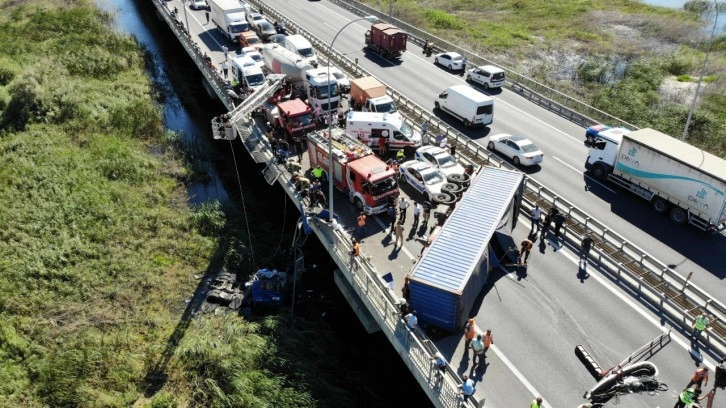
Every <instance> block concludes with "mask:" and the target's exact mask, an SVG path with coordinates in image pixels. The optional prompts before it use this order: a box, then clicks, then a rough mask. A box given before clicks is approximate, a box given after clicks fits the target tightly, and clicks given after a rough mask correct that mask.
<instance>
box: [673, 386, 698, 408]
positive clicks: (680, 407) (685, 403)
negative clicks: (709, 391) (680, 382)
mask: <svg viewBox="0 0 726 408" xmlns="http://www.w3.org/2000/svg"><path fill="white" fill-rule="evenodd" d="M695 402H696V389H695V388H688V389H685V390H683V392H682V393H680V394H679V395H678V400H677V401H676V405H674V406H673V408H686V407H691V406H693V404H694V403H695Z"/></svg>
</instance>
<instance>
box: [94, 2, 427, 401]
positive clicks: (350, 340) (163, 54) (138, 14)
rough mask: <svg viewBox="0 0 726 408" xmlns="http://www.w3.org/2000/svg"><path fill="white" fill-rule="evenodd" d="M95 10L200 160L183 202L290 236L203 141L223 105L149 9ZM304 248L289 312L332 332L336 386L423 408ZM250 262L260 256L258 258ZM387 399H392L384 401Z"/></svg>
mask: <svg viewBox="0 0 726 408" xmlns="http://www.w3.org/2000/svg"><path fill="white" fill-rule="evenodd" d="M96 4H97V5H98V6H99V7H101V8H103V9H105V10H108V11H112V12H113V13H114V14H115V16H116V18H115V24H116V29H117V30H118V31H119V32H125V33H130V34H133V35H134V36H135V37H136V38H137V39H138V41H139V42H140V43H141V44H142V45H143V46H144V47H146V48H147V50H148V51H149V54H150V55H151V56H152V57H153V63H152V64H149V69H150V71H151V72H150V73H151V75H152V76H153V77H154V79H155V80H156V82H157V83H158V84H160V87H161V88H162V89H163V90H164V94H165V99H164V106H163V107H164V119H165V123H166V126H167V128H168V129H170V130H173V131H175V132H178V133H179V134H180V136H181V140H182V141H183V144H184V146H185V149H186V150H187V151H191V152H193V153H192V154H193V156H194V157H203V158H206V159H207V165H206V167H207V171H206V174H207V175H208V177H207V178H206V180H205V182H204V183H201V182H200V183H193V184H192V185H191V186H190V187H189V195H190V203H191V204H197V203H201V202H205V201H207V200H209V199H215V198H216V199H219V200H220V201H221V200H225V199H226V198H227V197H231V198H232V199H233V201H236V202H240V201H241V200H240V199H239V197H244V202H245V203H246V206H247V207H252V211H255V216H257V217H258V218H255V219H263V218H264V219H265V221H264V223H263V225H264V226H265V228H268V229H269V233H267V235H269V237H268V238H269V240H270V241H274V240H279V236H280V231H281V230H283V229H284V230H285V231H288V232H289V231H292V229H293V228H294V226H295V223H296V222H297V220H298V214H296V211H295V210H294V209H293V208H291V203H290V202H289V200H288V198H287V196H286V195H285V193H284V192H283V191H282V189H280V188H279V186H277V185H275V186H272V187H271V186H268V185H267V183H266V182H265V181H264V178H263V177H262V175H261V173H260V168H259V166H257V165H255V164H254V163H253V162H252V160H251V159H250V158H249V157H247V156H243V157H240V155H239V149H237V152H238V155H237V157H236V159H237V164H238V169H237V170H238V171H239V172H240V174H241V175H242V176H243V177H242V181H241V186H240V185H239V184H238V183H237V178H236V177H235V176H233V175H234V174H235V167H234V165H233V164H232V163H233V161H234V158H233V157H232V155H231V150H232V149H231V148H230V144H229V142H226V141H225V142H220V141H214V140H212V139H211V127H210V120H211V118H212V117H214V116H218V115H219V114H220V113H223V112H224V107H223V106H222V105H221V104H220V103H219V102H212V101H211V100H210V98H209V96H208V95H207V94H206V91H205V90H204V88H203V87H202V80H203V77H202V75H201V73H199V71H198V70H197V68H196V66H195V65H194V64H193V63H192V61H191V59H190V58H189V57H188V55H187V54H186V51H185V50H184V49H183V48H182V47H181V45H180V44H179V42H178V41H177V40H176V39H175V38H174V36H173V35H172V33H171V30H170V29H169V28H168V27H166V25H165V23H164V22H162V21H160V20H158V19H157V17H156V14H155V10H156V9H155V8H154V6H153V5H152V4H151V3H150V2H148V1H145V0H96ZM245 175H249V176H245ZM240 190H241V194H240ZM255 224H258V223H255ZM258 233H259V232H258ZM281 245H282V246H283V248H286V247H288V246H289V243H287V242H283V243H282V244H281ZM304 250H305V257H306V266H307V267H308V268H310V269H308V270H306V272H305V274H306V276H304V286H305V287H304V289H303V290H302V293H307V294H308V296H303V298H308V299H312V300H309V301H305V300H301V301H300V305H299V308H298V309H296V312H298V311H299V312H300V313H299V314H302V313H305V315H306V316H307V317H311V316H315V318H316V319H320V320H321V321H323V323H325V324H327V325H328V326H329V327H331V328H333V329H334V330H335V331H336V332H337V333H338V336H339V338H338V341H339V343H341V344H345V345H346V347H345V349H344V350H330V356H331V358H332V359H334V360H337V361H340V362H341V364H340V373H339V375H340V378H341V380H340V384H343V385H345V386H346V388H348V389H349V390H350V391H351V393H352V394H354V395H355V397H354V398H355V400H356V401H358V402H359V405H358V406H360V407H373V408H386V407H393V406H396V407H398V406H400V405H401V404H400V402H401V398H405V401H406V403H405V404H403V405H404V406H415V407H419V408H427V407H431V406H432V404H431V402H430V401H429V399H428V397H427V396H426V394H425V393H424V392H423V390H421V388H420V386H419V384H418V382H416V380H415V379H414V378H413V376H412V375H411V373H410V371H409V370H408V368H407V367H406V366H405V364H404V363H403V361H402V360H401V358H400V357H399V356H398V354H397V353H396V352H395V350H394V349H393V347H392V346H391V345H390V343H389V342H388V340H387V339H386V338H385V336H383V335H382V334H380V333H378V334H374V335H368V334H367V333H366V332H365V330H363V327H362V326H361V325H360V323H359V322H358V318H357V317H356V316H355V314H354V313H353V311H352V310H351V309H350V306H349V305H348V303H347V301H346V300H345V299H344V298H343V297H342V295H341V294H340V292H339V290H338V289H337V287H336V286H335V284H334V283H333V279H332V270H333V269H334V268H335V265H334V263H333V262H332V260H331V259H330V257H329V256H328V254H327V252H326V250H325V248H324V247H323V246H322V245H321V244H320V242H319V241H318V240H317V238H316V237H314V236H313V237H311V238H310V239H308V241H307V242H306V244H305V247H304ZM257 251H260V249H257ZM257 256H258V257H259V258H264V256H265V255H264V254H258V255H257ZM312 265H315V268H312ZM311 277H312V278H313V279H310V278H311ZM305 278H308V279H305ZM298 290H299V291H300V288H298ZM308 290H309V291H308ZM298 293H300V292H298ZM183 301H184V299H180V302H183ZM296 307H298V306H296ZM311 340H312V341H314V339H311ZM391 394H393V395H395V398H388V395H391Z"/></svg>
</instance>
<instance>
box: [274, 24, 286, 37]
mask: <svg viewBox="0 0 726 408" xmlns="http://www.w3.org/2000/svg"><path fill="white" fill-rule="evenodd" d="M275 31H277V33H278V34H282V35H287V27H285V23H284V22H279V21H276V22H275Z"/></svg>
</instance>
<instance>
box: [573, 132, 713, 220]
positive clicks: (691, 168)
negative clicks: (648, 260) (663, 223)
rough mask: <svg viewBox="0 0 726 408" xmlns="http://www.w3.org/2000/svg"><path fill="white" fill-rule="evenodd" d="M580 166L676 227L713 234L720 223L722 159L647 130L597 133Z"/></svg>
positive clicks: (662, 134)
mask: <svg viewBox="0 0 726 408" xmlns="http://www.w3.org/2000/svg"><path fill="white" fill-rule="evenodd" d="M585 167H586V168H587V169H588V170H589V171H590V174H591V175H592V176H594V177H595V178H598V179H603V180H605V179H606V180H608V181H610V182H612V183H615V184H617V185H619V186H621V187H623V188H624V189H626V190H628V191H630V192H631V193H633V194H636V195H638V196H640V197H641V198H643V199H645V200H648V201H649V202H650V204H651V206H652V207H653V209H654V210H655V211H656V212H658V213H661V214H668V215H669V216H670V219H671V221H673V222H674V223H676V224H686V223H689V224H692V225H694V226H696V227H698V228H700V229H702V230H704V231H712V232H716V231H718V230H719V227H720V229H723V228H724V224H725V223H726V160H723V159H721V158H720V157H717V156H714V155H712V154H710V153H708V152H706V151H703V150H701V149H699V148H697V147H695V146H691V145H689V144H688V143H685V142H682V141H680V140H678V139H675V138H673V137H670V136H668V135H666V134H664V133H661V132H658V131H657V130H653V129H640V130H636V131H633V132H627V131H626V132H623V131H622V129H621V128H614V129H609V130H606V131H602V132H600V133H599V134H598V135H597V137H596V138H595V141H594V142H593V144H592V146H591V147H590V150H589V152H588V156H587V161H586V162H585Z"/></svg>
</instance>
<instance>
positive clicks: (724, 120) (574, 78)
mask: <svg viewBox="0 0 726 408" xmlns="http://www.w3.org/2000/svg"><path fill="white" fill-rule="evenodd" d="M363 2H364V3H367V4H369V5H372V6H374V7H377V8H379V9H380V10H383V11H385V12H387V11H388V7H389V1H388V0H363ZM713 12H714V10H713V2H712V1H710V0H709V1H706V0H694V1H691V2H689V3H688V4H687V6H686V9H685V10H671V9H666V8H657V7H651V6H648V5H645V4H643V3H641V2H639V1H636V0H598V1H595V0H585V1H580V0H561V1H541V0H502V1H500V0H496V1H495V0H476V1H472V0H446V1H444V0H426V1H422V0H395V1H394V2H393V13H394V16H395V17H397V18H399V19H401V20H404V21H406V22H408V23H410V24H412V25H415V26H416V27H419V28H420V29H422V30H425V31H428V32H430V33H432V34H435V35H436V36H438V37H441V38H443V39H445V40H447V41H449V42H451V43H455V44H457V45H459V46H461V47H463V48H465V49H470V50H473V51H474V52H475V53H476V54H478V55H480V56H482V57H484V58H486V59H488V60H491V61H494V62H495V63H497V64H499V65H501V66H503V67H506V68H509V69H512V70H514V71H515V72H519V73H521V74H524V75H526V76H529V77H531V78H534V79H535V80H537V81H538V82H541V83H544V84H547V85H548V86H550V87H552V88H555V89H557V90H559V91H560V92H563V93H565V94H568V95H570V96H572V97H574V98H576V99H579V100H581V101H583V102H585V103H587V104H589V105H592V106H594V107H596V108H598V109H600V110H602V111H605V112H607V113H609V114H611V115H613V116H615V117H618V118H620V119H622V120H624V121H626V122H628V123H633V124H635V125H636V126H639V127H653V128H656V129H658V130H661V131H663V132H665V133H668V134H670V135H672V136H674V137H681V135H682V133H683V128H684V126H685V123H686V118H687V115H688V110H689V108H690V105H691V101H692V99H693V95H694V93H695V89H696V83H697V81H698V78H699V77H700V75H701V67H702V66H703V61H704V56H705V52H706V50H707V49H708V43H709V38H710V34H711V29H710V26H711V24H710V23H708V22H707V21H705V20H704V19H703V17H707V16H709V15H711V16H712V15H713V14H712V13H713ZM711 21H712V20H711ZM725 77H726V35H724V33H722V32H721V33H719V32H716V36H715V38H714V39H713V41H712V43H711V46H710V54H709V58H708V64H707V66H706V69H705V71H704V81H703V86H702V89H701V91H700V94H699V101H698V102H699V103H698V105H697V110H696V111H695V113H694V115H693V118H692V122H691V124H690V127H689V132H688V138H687V141H688V142H689V143H692V144H694V145H696V146H699V147H701V148H703V149H705V150H708V151H710V152H712V153H714V154H716V155H719V156H721V157H726V108H724V107H725V106H726V78H725ZM611 124H612V123H611Z"/></svg>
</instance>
